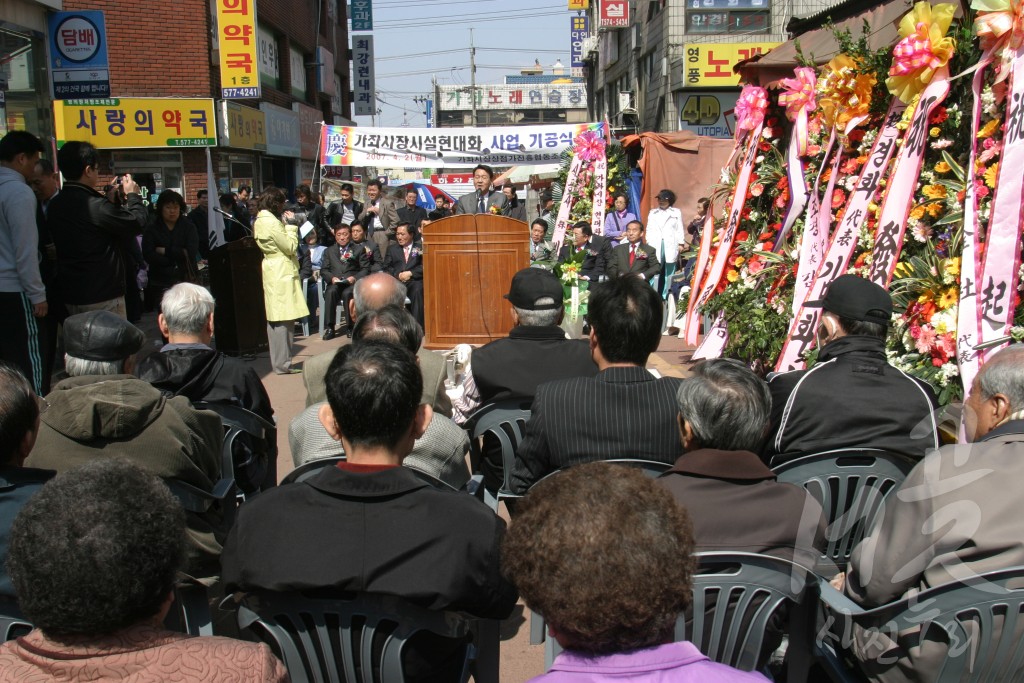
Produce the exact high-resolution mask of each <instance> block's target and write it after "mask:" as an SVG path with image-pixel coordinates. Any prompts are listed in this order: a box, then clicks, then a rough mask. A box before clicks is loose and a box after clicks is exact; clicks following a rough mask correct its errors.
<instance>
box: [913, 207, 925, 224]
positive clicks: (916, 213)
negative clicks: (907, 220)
mask: <svg viewBox="0 0 1024 683" xmlns="http://www.w3.org/2000/svg"><path fill="white" fill-rule="evenodd" d="M910 217H911V218H913V219H914V220H915V221H919V220H921V219H922V218H924V205H923V204H918V205H917V206H915V207H914V208H913V209H911V210H910Z"/></svg>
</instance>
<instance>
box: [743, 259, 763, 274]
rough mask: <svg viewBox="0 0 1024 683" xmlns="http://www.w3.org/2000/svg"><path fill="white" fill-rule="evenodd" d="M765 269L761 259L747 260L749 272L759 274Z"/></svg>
mask: <svg viewBox="0 0 1024 683" xmlns="http://www.w3.org/2000/svg"><path fill="white" fill-rule="evenodd" d="M762 270H764V263H763V262H762V261H761V260H760V259H752V260H750V261H748V262H747V272H748V273H750V274H751V275H757V274H758V273H760V272H761V271H762Z"/></svg>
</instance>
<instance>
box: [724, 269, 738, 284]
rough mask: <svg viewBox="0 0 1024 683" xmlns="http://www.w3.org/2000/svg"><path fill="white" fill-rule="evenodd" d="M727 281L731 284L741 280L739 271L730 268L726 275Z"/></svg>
mask: <svg viewBox="0 0 1024 683" xmlns="http://www.w3.org/2000/svg"><path fill="white" fill-rule="evenodd" d="M725 279H726V280H728V281H729V282H736V281H737V280H739V279H740V274H739V273H738V272H737V271H735V270H733V269H731V268H730V269H729V272H728V273H726V274H725Z"/></svg>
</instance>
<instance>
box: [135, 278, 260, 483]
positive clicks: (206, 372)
mask: <svg viewBox="0 0 1024 683" xmlns="http://www.w3.org/2000/svg"><path fill="white" fill-rule="evenodd" d="M160 310H161V313H160V315H159V316H157V325H158V326H159V327H160V333H161V334H162V335H163V336H165V337H167V340H168V341H167V344H165V345H164V346H163V348H161V349H160V353H152V354H150V355H148V356H146V358H144V359H143V360H142V361H141V362H140V363H139V366H138V369H137V370H136V374H137V375H138V377H139V379H141V380H143V381H145V382H149V383H150V384H152V385H153V386H154V387H156V388H157V389H159V390H160V391H162V392H163V393H164V394H166V395H168V396H184V397H185V398H187V399H188V400H189V401H191V402H192V403H196V402H199V401H206V402H207V403H227V404H231V405H236V406H239V407H241V408H245V409H246V410H248V411H250V412H253V413H255V414H256V415H259V416H260V417H262V418H263V419H264V420H266V421H267V422H269V423H271V424H273V423H274V409H273V408H272V407H271V406H270V396H268V395H267V390H266V388H265V387H264V386H263V382H262V381H261V380H260V376H259V375H258V374H257V373H256V371H255V370H254V369H253V368H252V366H251V365H249V364H248V363H246V362H245V361H242V360H240V359H238V358H232V357H231V356H226V355H224V354H223V353H221V352H220V351H216V350H214V349H213V348H212V347H211V346H210V344H211V343H212V342H213V310H214V301H213V295H212V294H210V291H209V290H208V289H206V288H205V287H200V286H199V285H193V284H189V283H181V284H178V285H175V286H174V287H172V288H171V289H169V290H167V292H166V293H165V294H164V298H163V301H161V303H160ZM246 438H248V437H246ZM253 445H254V446H255V448H256V449H257V450H258V452H259V453H260V454H261V455H262V457H261V458H259V462H260V463H264V465H261V466H260V467H257V468H255V469H254V470H253V471H252V472H249V473H248V474H250V475H251V477H250V478H249V480H248V481H243V480H240V481H239V485H240V486H241V487H242V488H243V490H246V491H250V492H251V491H254V490H257V489H261V488H267V487H270V486H274V485H276V484H277V430H272V431H271V432H270V433H269V434H268V435H267V437H266V439H265V440H264V441H263V442H262V443H260V444H258V445H257V444H253ZM257 470H258V471H257ZM239 474H244V473H240V472H236V475H239Z"/></svg>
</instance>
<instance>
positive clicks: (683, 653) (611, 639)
mask: <svg viewBox="0 0 1024 683" xmlns="http://www.w3.org/2000/svg"><path fill="white" fill-rule="evenodd" d="M652 291H653V290H652ZM567 511H571V513H572V514H566V512H567ZM693 552H694V544H693V531H692V530H691V527H690V522H689V520H688V519H687V515H686V510H685V509H684V508H682V507H681V506H678V505H676V504H675V503H674V502H673V500H672V497H671V495H669V493H668V492H667V491H665V490H664V489H662V488H661V487H659V486H657V485H656V484H655V483H654V482H653V481H651V480H650V479H649V478H648V477H647V476H646V475H644V474H643V473H642V472H639V471H637V470H634V469H631V468H628V467H623V466H616V465H611V464H607V463H591V464H587V465H581V466H580V467H578V468H573V469H572V470H570V471H568V472H563V473H561V474H559V475H558V476H555V477H551V478H550V479H547V480H545V481H543V482H541V483H540V484H539V485H538V486H537V488H536V489H535V490H533V491H530V493H529V495H527V496H526V497H525V498H523V500H521V501H520V502H519V506H518V508H517V512H516V519H515V523H514V524H513V525H512V527H511V528H510V529H509V532H508V535H507V536H506V538H505V542H504V544H503V546H502V563H503V566H504V569H505V574H506V575H507V576H508V577H509V579H511V580H512V582H513V583H515V584H516V586H518V588H519V590H520V591H521V592H522V595H523V599H524V600H525V601H526V604H527V606H528V607H529V608H530V609H532V610H535V611H536V612H538V613H539V614H543V615H544V620H545V622H546V625H547V627H548V634H549V637H553V638H554V639H555V640H556V641H558V644H559V645H561V646H562V647H563V648H565V649H564V651H563V652H561V653H560V654H559V655H558V656H557V657H555V661H554V663H553V664H552V666H551V670H550V671H548V673H546V674H544V675H542V676H538V677H537V678H534V679H533V680H534V681H539V682H549V683H574V682H577V681H578V682H579V683H584V682H586V683H594V682H598V681H627V680H628V681H633V682H634V683H661V682H663V681H693V682H694V683H696V682H697V681H700V682H702V683H717V682H724V681H764V680H765V679H764V678H763V677H762V676H761V675H760V674H756V673H745V672H742V671H737V670H736V669H733V668H730V667H728V666H725V665H724V664H718V663H715V662H712V661H710V660H709V659H708V658H707V657H705V656H704V655H703V654H701V653H700V651H699V650H698V649H697V648H696V647H695V646H694V645H693V644H692V643H690V642H687V641H682V642H672V641H673V636H674V631H675V625H676V619H677V618H678V617H679V615H680V614H681V613H682V612H683V611H684V610H686V608H687V607H688V606H689V604H690V597H691V589H692V581H693V573H694V569H695V567H694V560H693Z"/></svg>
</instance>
